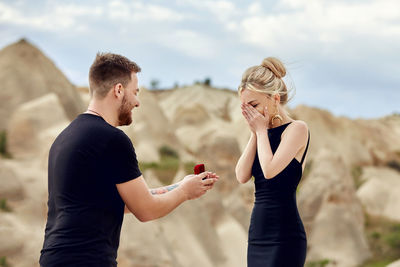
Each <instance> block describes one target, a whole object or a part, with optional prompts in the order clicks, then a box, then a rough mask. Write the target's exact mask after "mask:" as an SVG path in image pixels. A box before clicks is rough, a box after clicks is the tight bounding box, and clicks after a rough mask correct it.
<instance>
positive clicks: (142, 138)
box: [121, 88, 185, 162]
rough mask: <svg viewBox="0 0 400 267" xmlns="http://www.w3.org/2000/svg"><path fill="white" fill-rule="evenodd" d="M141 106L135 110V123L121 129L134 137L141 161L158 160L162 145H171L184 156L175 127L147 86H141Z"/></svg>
mask: <svg viewBox="0 0 400 267" xmlns="http://www.w3.org/2000/svg"><path fill="white" fill-rule="evenodd" d="M139 100H140V107H139V108H137V109H134V110H133V123H132V124H131V125H130V126H124V127H121V129H122V130H123V131H124V132H125V133H126V134H127V135H128V136H129V137H130V138H131V139H132V142H133V144H134V146H135V150H136V154H137V156H138V159H139V160H140V161H141V162H152V161H158V160H159V159H160V155H159V153H158V151H159V149H160V147H162V146H165V145H167V146H169V147H171V148H173V149H175V150H176V151H177V152H178V153H179V155H180V156H182V157H184V156H185V154H184V153H183V148H182V147H181V145H180V142H179V140H178V139H177V138H176V136H175V133H174V130H175V129H174V128H173V127H172V125H171V124H170V122H169V120H168V119H167V118H166V116H165V115H164V113H163V110H162V109H161V108H160V106H159V103H158V100H157V98H156V97H155V96H154V95H153V94H152V93H151V92H149V91H148V90H147V89H146V88H141V90H140V95H139Z"/></svg>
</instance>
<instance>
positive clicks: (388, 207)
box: [357, 167, 400, 221]
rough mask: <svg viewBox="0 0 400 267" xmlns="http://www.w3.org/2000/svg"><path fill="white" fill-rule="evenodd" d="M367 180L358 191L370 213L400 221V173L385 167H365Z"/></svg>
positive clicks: (363, 176)
mask: <svg viewBox="0 0 400 267" xmlns="http://www.w3.org/2000/svg"><path fill="white" fill-rule="evenodd" d="M362 179H363V180H366V182H364V183H363V184H362V185H361V187H360V188H359V189H358V191H357V196H358V197H359V199H360V200H361V202H362V204H363V206H364V207H365V209H366V211H367V213H368V214H371V215H376V216H383V217H386V218H388V219H391V220H396V221H400V206H399V203H400V195H399V190H398V189H399V188H400V173H399V172H397V171H395V170H393V169H390V168H385V167H368V168H364V169H363V175H362Z"/></svg>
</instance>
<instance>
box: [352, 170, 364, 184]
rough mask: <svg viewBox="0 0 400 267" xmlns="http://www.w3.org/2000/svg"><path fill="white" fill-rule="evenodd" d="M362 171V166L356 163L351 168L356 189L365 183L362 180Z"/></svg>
mask: <svg viewBox="0 0 400 267" xmlns="http://www.w3.org/2000/svg"><path fill="white" fill-rule="evenodd" d="M362 173H363V171H362V167H361V166H359V165H354V166H353V167H352V168H351V176H353V181H354V186H355V187H356V189H358V188H360V186H361V185H362V184H363V181H362V180H361V175H362Z"/></svg>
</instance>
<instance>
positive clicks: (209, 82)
mask: <svg viewBox="0 0 400 267" xmlns="http://www.w3.org/2000/svg"><path fill="white" fill-rule="evenodd" d="M204 85H205V86H211V78H209V77H207V78H205V79H204Z"/></svg>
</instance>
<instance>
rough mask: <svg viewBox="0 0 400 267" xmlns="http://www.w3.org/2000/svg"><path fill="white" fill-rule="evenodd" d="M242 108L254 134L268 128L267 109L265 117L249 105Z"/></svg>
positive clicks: (243, 105)
mask: <svg viewBox="0 0 400 267" xmlns="http://www.w3.org/2000/svg"><path fill="white" fill-rule="evenodd" d="M241 108H242V114H243V116H244V117H245V119H246V120H247V123H248V124H249V127H250V130H251V131H252V132H253V133H256V132H259V131H265V130H266V129H267V128H268V122H269V114H268V110H267V107H265V109H264V116H263V115H262V114H260V112H258V111H257V110H256V109H255V108H254V107H252V106H251V105H249V104H242V106H241Z"/></svg>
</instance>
